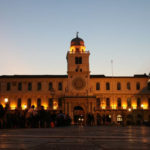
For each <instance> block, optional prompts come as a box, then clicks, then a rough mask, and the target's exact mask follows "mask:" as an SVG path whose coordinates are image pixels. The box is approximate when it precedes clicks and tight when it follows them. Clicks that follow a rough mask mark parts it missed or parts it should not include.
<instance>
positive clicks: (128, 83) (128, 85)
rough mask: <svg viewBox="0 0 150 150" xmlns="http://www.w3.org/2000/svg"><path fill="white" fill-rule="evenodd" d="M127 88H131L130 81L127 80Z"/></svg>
mask: <svg viewBox="0 0 150 150" xmlns="http://www.w3.org/2000/svg"><path fill="white" fill-rule="evenodd" d="M127 89H128V90H131V85H130V82H127Z"/></svg>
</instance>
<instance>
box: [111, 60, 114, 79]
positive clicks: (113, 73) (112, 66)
mask: <svg viewBox="0 0 150 150" xmlns="http://www.w3.org/2000/svg"><path fill="white" fill-rule="evenodd" d="M111 73H112V77H113V76H114V71H113V60H111Z"/></svg>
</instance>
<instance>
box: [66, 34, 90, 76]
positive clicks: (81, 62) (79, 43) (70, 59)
mask: <svg viewBox="0 0 150 150" xmlns="http://www.w3.org/2000/svg"><path fill="white" fill-rule="evenodd" d="M89 55H90V53H89V51H86V47H85V45H84V41H83V39H81V38H79V37H78V32H77V34H76V37H75V38H74V39H72V40H71V44H70V51H68V53H67V63H68V69H67V71H68V75H71V74H72V73H82V74H85V73H86V74H87V75H89V72H90V71H89Z"/></svg>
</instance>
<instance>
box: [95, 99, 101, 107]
mask: <svg viewBox="0 0 150 150" xmlns="http://www.w3.org/2000/svg"><path fill="white" fill-rule="evenodd" d="M100 105H101V101H100V98H97V99H96V107H97V108H100Z"/></svg>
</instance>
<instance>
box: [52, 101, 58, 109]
mask: <svg viewBox="0 0 150 150" xmlns="http://www.w3.org/2000/svg"><path fill="white" fill-rule="evenodd" d="M57 108H58V103H57V102H56V101H53V109H54V110H57Z"/></svg>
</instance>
